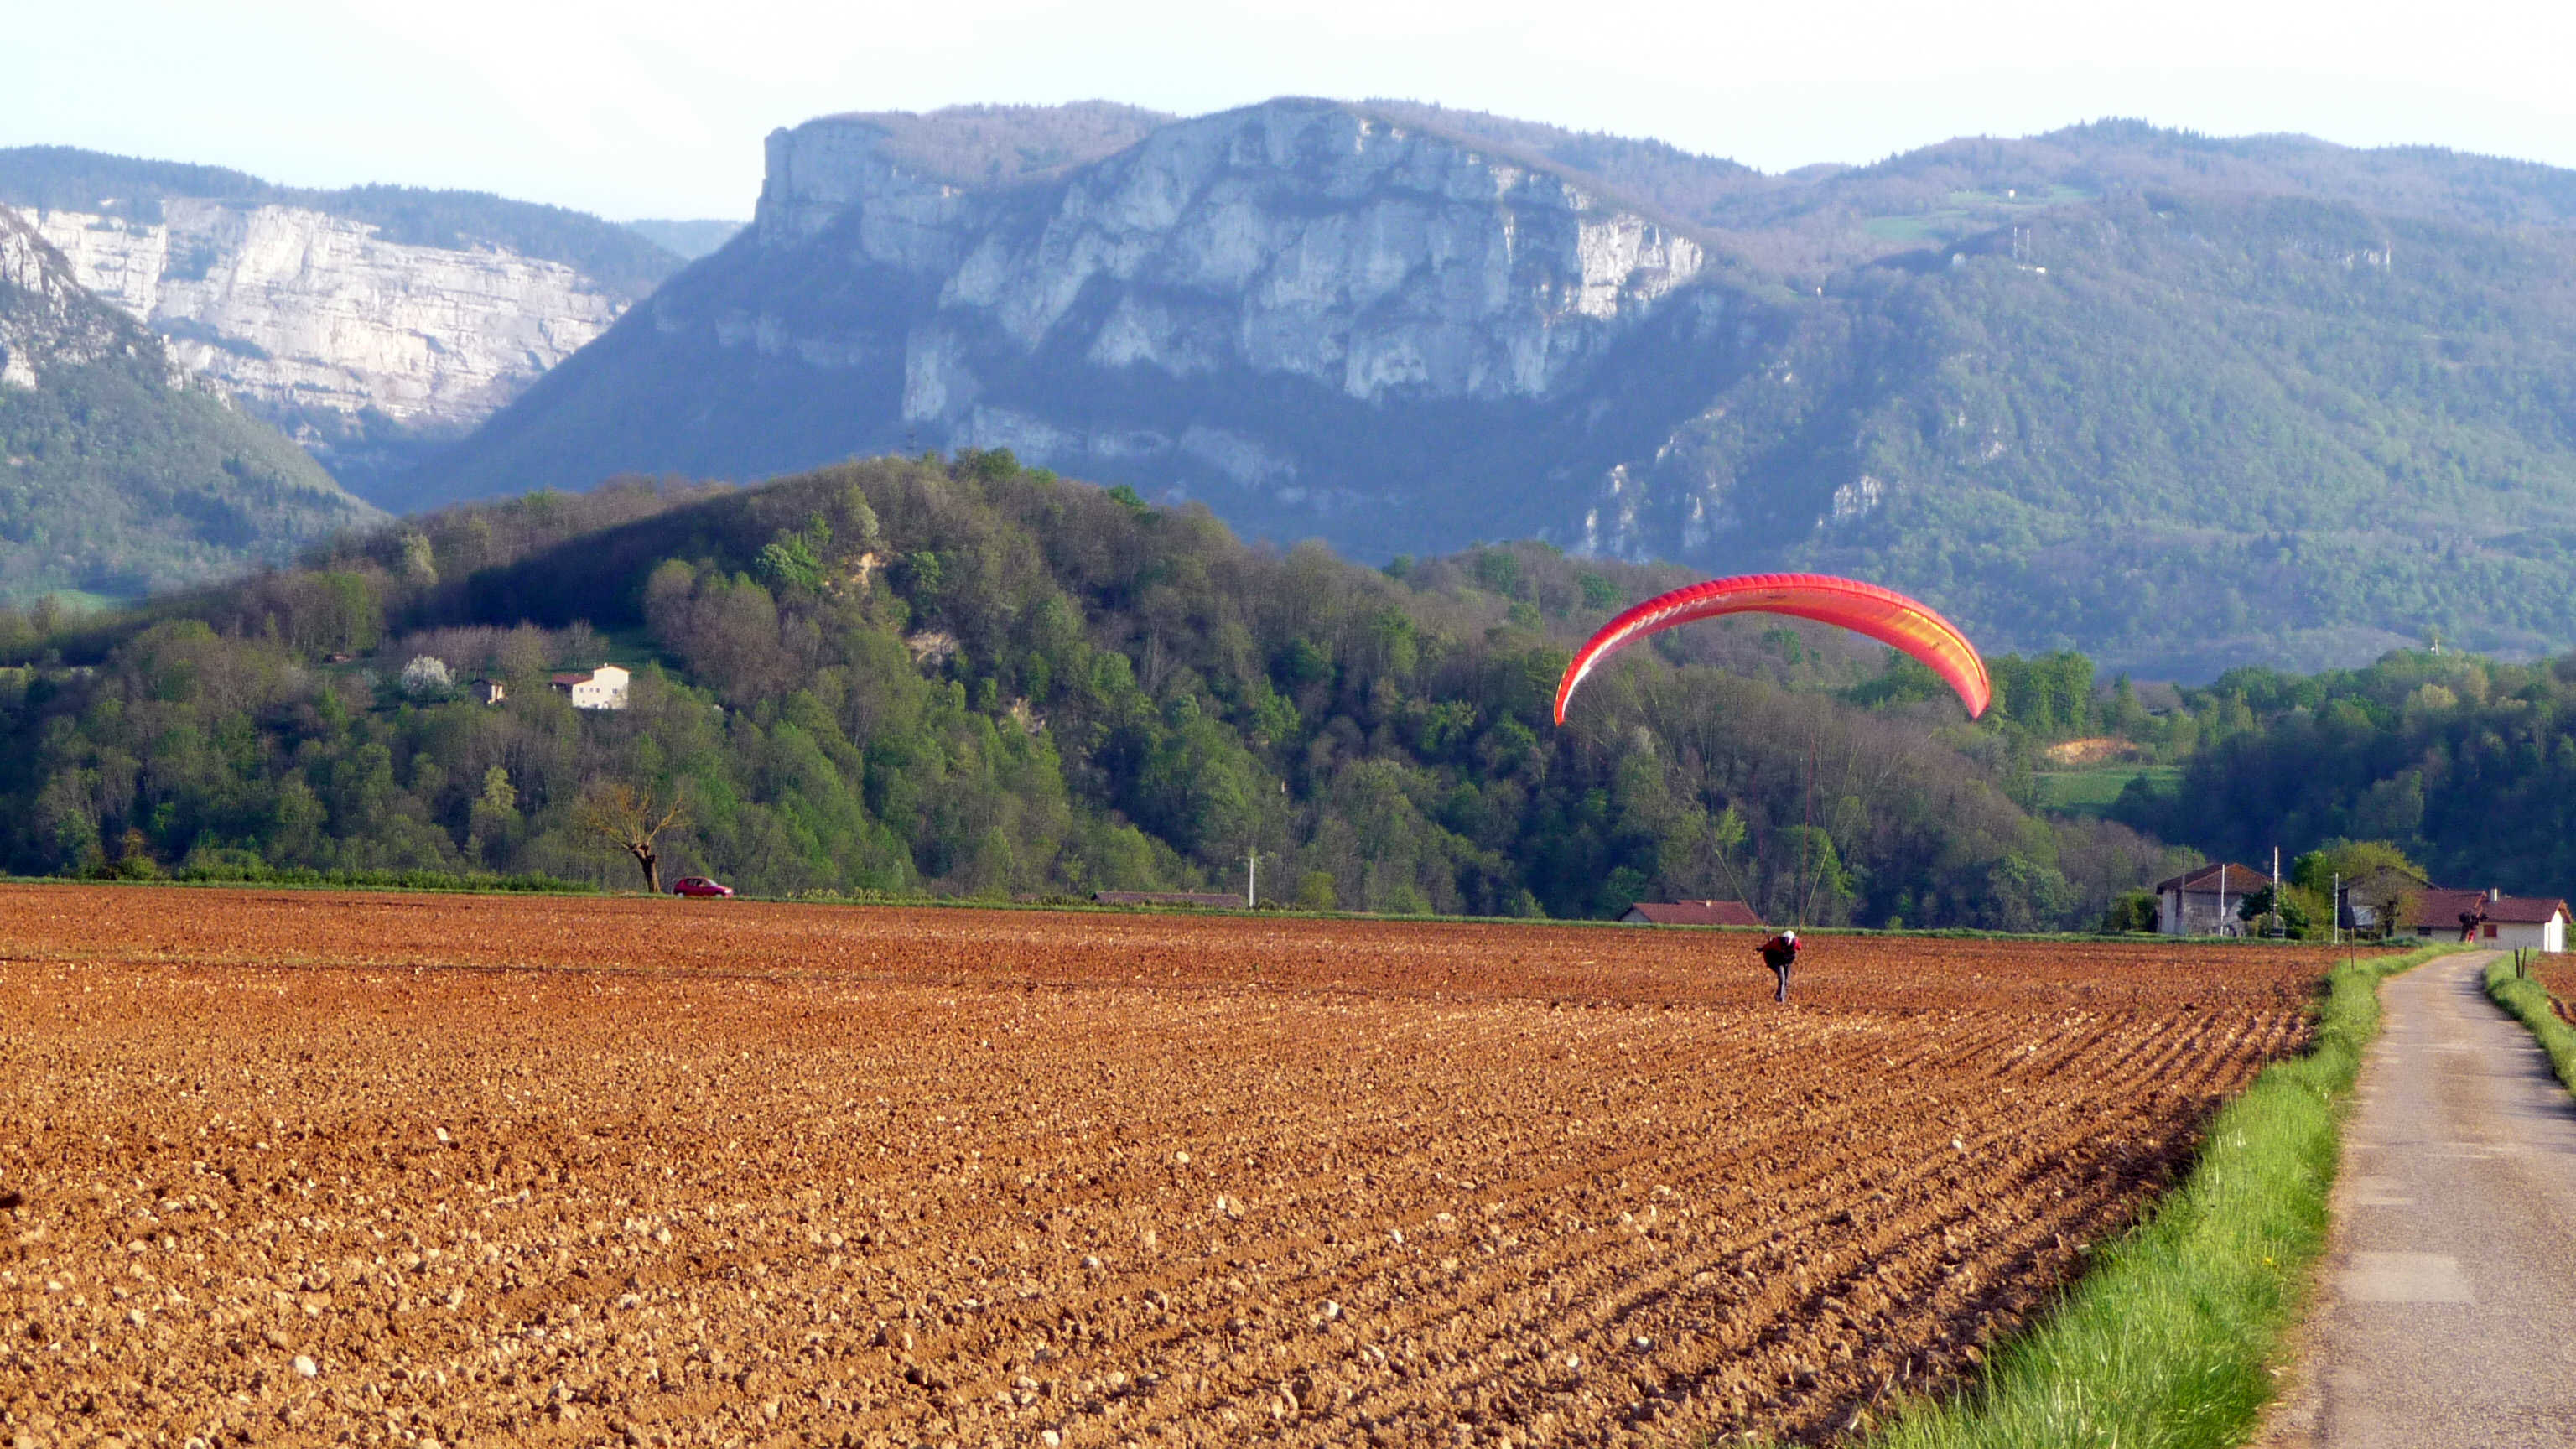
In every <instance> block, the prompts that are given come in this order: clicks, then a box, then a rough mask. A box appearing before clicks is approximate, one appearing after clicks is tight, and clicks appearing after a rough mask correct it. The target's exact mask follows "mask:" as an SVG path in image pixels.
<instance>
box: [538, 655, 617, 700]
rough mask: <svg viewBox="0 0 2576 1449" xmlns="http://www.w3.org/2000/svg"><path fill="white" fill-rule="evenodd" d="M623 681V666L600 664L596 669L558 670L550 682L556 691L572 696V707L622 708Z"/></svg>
mask: <svg viewBox="0 0 2576 1449" xmlns="http://www.w3.org/2000/svg"><path fill="white" fill-rule="evenodd" d="M626 681H627V674H626V671H625V670H623V669H620V668H618V667H617V666H616V665H614V664H603V665H601V666H599V667H598V668H597V669H588V670H580V671H576V672H574V673H571V674H558V675H556V676H555V677H554V679H553V681H552V683H553V684H554V687H555V688H556V689H557V690H558V691H560V692H562V693H564V694H569V695H571V696H572V707H573V708H575V709H624V708H625V707H626Z"/></svg>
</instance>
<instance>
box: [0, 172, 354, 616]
mask: <svg viewBox="0 0 2576 1449" xmlns="http://www.w3.org/2000/svg"><path fill="white" fill-rule="evenodd" d="M381 516H382V515H380V514H378V513H377V512H376V511H375V510H374V509H372V508H369V507H368V506H367V505H365V504H363V503H361V502H359V501H358V500H357V499H355V498H352V497H350V496H349V495H348V494H346V493H344V492H342V491H341V490H340V489H339V488H338V487H337V486H335V485H334V484H333V483H332V481H331V479H330V478H329V477H328V476H326V475H325V474H324V473H323V471H322V470H321V468H320V467H318V466H316V465H315V464H314V462H313V460H312V459H311V458H308V457H306V456H305V455H304V453H303V452H301V451H300V450H298V449H297V448H296V447H295V445H294V444H293V443H291V442H289V441H288V440H287V439H286V438H285V437H283V436H282V435H280V434H279V433H278V432H277V431H276V430H275V429H273V428H271V427H269V426H267V425H266V424H264V423H260V422H257V421H255V420H253V419H251V418H248V417H245V416H243V415H242V414H241V413H240V412H239V411H237V410H236V409H234V408H233V407H231V406H229V405H228V404H227V403H226V402H225V401H224V400H223V399H222V398H221V397H220V396H218V395H215V394H213V393H211V392H209V391H207V390H206V389H204V388H203V387H200V386H197V385H194V384H192V383H191V382H190V381H189V379H188V377H187V375H186V374H185V373H184V372H183V371H181V370H180V369H178V368H176V367H175V366H174V365H173V364H172V363H171V361H170V359H169V357H168V355H167V354H166V353H165V352H164V351H163V349H162V346H161V343H160V341H159V340H158V339H157V338H155V337H154V336H153V335H152V334H151V333H150V332H148V331H146V330H145V329H144V328H142V327H141V326H139V325H137V324H136V323H135V322H133V321H132V320H131V319H130V318H127V317H126V316H124V315H123V314H122V313H119V312H118V311H117V310H116V309H114V308H112V307H109V306H107V305H106V304H104V303H102V302H100V301H99V300H98V299H96V298H94V297H92V296H90V295H89V294H88V293H86V292H84V291H82V290H81V289H80V287H79V286H78V284H77V283H75V282H74V281H73V280H72V277H71V269H70V267H69V265H68V264H67V263H66V262H65V261H64V259H63V257H62V255H61V254H60V253H59V252H57V251H55V250H54V249H53V248H52V247H50V246H48V245H46V244H45V242H44V241H43V240H42V239H41V238H40V237H38V236H37V235H36V234H35V233H34V231H33V230H31V229H30V228H28V227H27V226H25V225H24V224H23V223H21V222H19V221H18V220H17V219H16V218H15V217H14V216H12V215H10V214H9V213H8V212H6V211H5V210H0V600H7V599H23V598H26V597H28V596H31V595H35V594H41V593H45V592H49V591H51V590H55V589H64V588H77V589H86V590H90V591H92V592H97V593H105V594H114V595H135V594H141V593H144V592H146V591H149V590H156V589H165V588H170V587H173V586H176V585H181V584H188V583H197V582H203V581H207V580H212V579H217V578H222V577H225V576H227V575H231V574H236V573H239V572H241V571H242V570H243V568H244V567H245V566H247V565H249V564H251V563H258V562H268V563H282V562H285V561H286V560H287V559H289V558H290V557H292V556H293V554H294V553H295V552H296V551H297V550H298V549H299V548H301V547H302V546H304V545H306V544H308V543H311V542H313V541H314V540H316V539H317V538H321V537H324V536H327V535H328V534H330V533H332V532H334V531H335V530H338V529H342V528H348V527H353V526H356V525H360V524H365V523H371V522H374V521H376V520H378V519H380V518H381Z"/></svg>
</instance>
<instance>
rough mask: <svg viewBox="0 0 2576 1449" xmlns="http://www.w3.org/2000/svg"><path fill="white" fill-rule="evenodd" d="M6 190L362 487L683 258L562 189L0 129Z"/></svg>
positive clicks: (498, 395) (234, 388)
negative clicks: (372, 175)
mask: <svg viewBox="0 0 2576 1449" xmlns="http://www.w3.org/2000/svg"><path fill="white" fill-rule="evenodd" d="M0 207H10V208H15V209H16V210H17V211H19V212H20V213H21V214H22V215H23V216H24V217H25V218H26V219H27V220H28V221H29V222H30V223H31V224H32V225H34V226H35V227H36V229H37V230H38V231H40V232H41V233H42V234H43V235H44V236H45V237H46V239H47V240H48V241H50V242H52V243H53V244H54V245H55V246H56V247H58V248H60V249H61V250H62V251H63V252H64V254H65V255H66V256H67V257H68V258H69V259H70V261H71V264H72V266H73V269H74V272H75V275H76V276H77V277H78V278H79V279H80V281H81V283H82V285H84V286H86V287H88V288H89V289H90V290H92V291H94V292H96V293H98V294H99V295H101V296H102V297H105V298H106V299H108V300H109V301H111V302H113V303H115V304H116V305H118V306H120V307H122V308H124V309H125V310H126V311H127V312H128V313H130V314H131V315H133V316H134V317H136V318H138V319H141V320H143V321H145V322H147V323H149V324H150V325H151V326H152V327H153V328H154V329H155V330H157V331H158V332H160V334H161V335H162V337H163V338H164V339H165V341H167V343H168V344H169V346H170V348H171V351H172V353H173V355H174V356H176V357H177V358H178V360H179V361H180V362H181V364H182V365H184V366H186V367H187V368H189V369H190V370H191V371H193V372H196V373H199V374H202V375H204V376H206V377H208V378H210V379H212V380H214V381H215V382H217V383H218V384H220V385H221V386H222V387H223V388H224V389H225V390H226V391H228V392H230V393H232V394H233V395H235V396H236V397H238V398H240V399H242V400H243V401H244V402H245V403H246V404H248V405H249V406H250V407H252V408H253V409H254V410H256V411H257V412H259V413H260V414H261V415H262V416H264V417H266V418H268V419H270V420H271V421H274V422H276V423H278V424H280V425H281V426H283V427H285V428H287V429H288V430H289V431H291V432H293V433H294V434H296V436H297V437H298V438H299V439H300V440H302V441H303V442H304V443H305V445H306V446H307V447H308V448H310V449H311V450H312V451H313V452H314V453H315V454H316V456H318V457H320V458H321V459H322V460H323V461H324V462H325V463H327V464H328V465H329V466H330V467H331V468H332V469H333V470H334V471H335V472H337V473H339V474H340V475H341V476H342V479H343V481H345V482H348V483H350V484H351V485H352V486H355V487H358V488H360V489H366V488H370V487H372V486H373V485H374V484H375V482H376V481H377V480H378V479H380V478H381V477H383V476H384V475H386V474H387V473H389V472H392V471H397V470H399V469H402V468H406V467H409V466H411V465H413V464H415V463H416V462H417V461H418V460H419V459H420V458H421V457H422V456H423V455H424V454H425V453H426V452H428V451H431V450H434V449H435V448H436V447H437V446H439V445H441V444H443V443H445V442H447V441H450V440H452V439H453V438H454V437H456V436H458V435H460V434H462V433H463V432H464V431H465V430H467V429H469V428H471V427H472V426H473V425H474V424H476V423H478V422H480V421H481V420H482V419H483V418H484V416H485V415H487V414H488V413H490V412H491V411H492V409H494V408H496V407H498V406H500V405H501V404H502V403H504V402H506V401H508V400H509V399H510V398H511V397H513V396H515V395H516V394H517V393H518V392H519V391H520V390H521V389H522V388H524V387H525V386H526V385H527V384H528V382H529V381H530V380H532V379H533V378H535V377H536V376H537V375H539V374H540V373H542V372H543V371H545V369H547V368H548V367H551V366H553V365H554V364H555V363H556V362H558V361H560V360H561V359H562V358H564V357H566V356H568V355H570V354H571V353H572V352H573V351H574V350H575V349H576V348H578V347H580V346H581V345H582V344H583V343H585V342H588V341H589V340H590V339H591V338H593V337H595V336H597V335H598V334H599V333H600V332H601V331H602V330H603V329H605V328H606V327H607V326H608V324H609V323H610V322H612V321H614V320H616V318H617V316H618V314H619V313H621V312H622V311H624V310H625V308H626V307H627V306H629V305H630V304H632V303H633V302H634V300H635V299H636V298H638V297H641V296H643V295H645V294H646V293H648V292H650V291H651V290H652V289H653V288H654V287H655V286H656V285H658V284H659V283H660V282H661V280H662V279H663V278H665V277H667V276H669V275H670V274H671V273H673V272H674V271H677V270H678V269H679V267H680V266H681V265H682V263H681V259H680V258H679V257H678V256H677V255H675V254H673V253H671V252H669V251H666V250H664V249H663V248H661V247H659V246H656V245H655V244H654V243H653V242H652V241H650V240H649V239H647V238H646V237H644V236H643V235H641V234H639V233H637V232H635V231H633V230H630V229H629V228H626V227H623V226H618V225H616V224H614V223H611V222H606V221H602V220H600V219H599V218H597V217H593V216H587V215H584V214H582V213H580V212H575V211H568V210H566V209H564V208H562V207H556V206H540V205H534V204H531V203H527V202H518V201H507V200H504V199H502V198H500V197H496V196H488V195H484V194H481V193H478V192H462V191H427V190H420V189H417V188H411V187H399V186H359V187H351V188H348V189H345V190H339V191H318V190H309V189H303V188H297V187H286V186H277V185H273V184H271V183H269V182H266V181H262V180H260V179H259V178H257V177H254V176H248V175H245V174H243V173H241V172H238V171H229V170H225V169H222V168H220V167H211V166H191V165H184V164H179V163H174V162H161V161H140V160H134V159H131V158H127V157H121V156H105V155H100V154H98V153H96V152H90V151H80V150H75V149H72V148H69V147H60V146H33V147H21V148H18V149H14V150H0Z"/></svg>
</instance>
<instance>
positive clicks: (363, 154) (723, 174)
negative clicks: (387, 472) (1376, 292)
mask: <svg viewBox="0 0 2576 1449" xmlns="http://www.w3.org/2000/svg"><path fill="white" fill-rule="evenodd" d="M11 8H12V9H14V10H18V11H19V12H20V13H17V14H14V15H12V16H11V18H10V19H9V20H8V22H7V24H6V26H5V27H0V34H5V36H6V45H7V50H8V55H7V65H6V71H5V81H6V83H5V84H0V146H6V145H23V144H34V143H47V142H50V143H60V144H68V145H78V146H88V147H94V148H97V149H100V150H107V151H116V152H123V153H128V154H137V155H145V156H157V157H165V158H169V159H174V160H186V161H202V162H210V163H215V164H220V165H227V166H233V167H238V168H240V169H242V170H245V171H251V172H255V173H257V174H259V175H262V176H265V177H268V178H270V179H272V180H277V181H286V182H293V183H299V184H305V185H317V186H337V185H346V184H350V183H354V182H362V181H386V182H403V183H409V184H413V185H424V186H460V187H471V188H475V189H478V190H487V191H497V192H501V193H503V194H504V195H509V196H516V197H522V198H526V199H528V200H534V201H551V202H557V203H560V204H562V205H566V206H575V207H580V208H583V209H585V210H589V211H596V212H600V213H602V214H604V215H608V216H612V217H619V218H625V217H634V216H681V217H687V216H725V217H744V216H748V215H749V214H750V211H751V205H752V202H753V200H754V198H755V197H756V196H757V195H758V193H759V190H760V155H761V137H762V136H763V135H764V134H765V133H767V132H768V131H769V130H770V129H771V128H772V127H775V126H781V125H792V124H794V123H796V122H797V121H800V120H804V119H806V118H808V117H811V116H816V115H822V114H826V113H829V112H832V111H846V110H885V109H901V110H918V109H926V108H930V107H935V106H942V105H953V104H958V103H963V102H972V101H1007V102H1051V101H1064V100H1077V99H1084V98H1089V97H1101V98H1106V99H1110V100H1118V101H1126V102H1130V103H1133V104H1137V105H1143V106H1150V107H1153V108H1156V109H1159V110H1166V111H1173V112H1179V113H1197V112H1204V111H1211V110H1219V109H1223V108H1225V107H1228V106H1234V105H1241V104H1245V103H1248V102H1251V101H1257V100H1261V99H1265V98H1267V97H1270V96H1273V95H1282V94H1300V95H1329V96H1344V97H1359V96H1395V97H1404V98H1410V99H1417V100H1425V101H1438V102H1440V103H1442V104H1446V105H1452V106H1462V107H1472V108H1476V109H1480V110H1491V111H1499V112H1503V113H1505V114H1507V115H1514V116H1521V117H1525V118H1528V119H1531V120H1540V121H1550V122H1554V123H1556V124H1559V125H1565V126H1572V127H1577V128H1581V129H1587V130H1606V131H1615V132H1620V133H1623V134H1629V135H1643V136H1655V137H1659V138H1661V139H1664V140H1667V141H1671V142H1673V143H1674V144H1676V145H1680V146H1684V147H1688V148H1690V149H1692V150H1696V151H1705V152H1709V153H1713V154H1716V155H1720V156H1728V157H1732V158H1734V159H1736V160H1738V161H1742V162H1745V163H1747V164H1749V165H1753V166H1758V167H1761V168H1762V169H1764V170H1769V171H1778V170H1785V169H1787V168H1789V167H1793V166H1800V165H1804V164H1806V163H1808V162H1812V161H1869V160H1874V159H1877V158H1879V157H1882V156H1885V155H1888V154H1890V153H1893V152H1896V151H1902V150H1906V149H1909V148H1911V147H1914V146H1919V145H1923V144H1925V143H1927V142H1931V141H1937V140H1941V139H1943V138H1946V137H1950V136H1956V135H1965V134H1992V135H2024V134H2028V133H2030V132H2034V131H2044V130H2049V129H2052V128H2054V127H2057V126H2061V125H2065V124H2068V123H2070V122H2075V121H2083V120H2091V119H2096V118H2099V117H2103V116H2138V117H2143V118H2145V119H2147V120H2151V121H2154V122H2157V123H2159V124H2163V125H2170V126H2182V127H2189V128H2191V129H2194V130H2200V131H2206V132H2213V133H2218V134H2240V133H2245V132H2254V131H2304V132H2307V133H2309V134H2312V135H2318V136H2323V137H2325V138H2327V139H2329V140H2334V141H2341V142H2345V143H2348V144H2353V145H2385V144H2392V143H2430V144H2437V145H2444V146H2451V147H2455V148H2458V149H2462V150H2469V151H2482V152H2489V153H2494V154H2499V155H2508V156H2518V157H2524V158H2527V159H2531V160H2539V161H2547V162H2550V163H2553V164H2555V165H2559V166H2570V167H2576V86H2571V85H2570V84H2569V83H2568V81H2567V75H2566V71H2567V66H2568V64H2569V62H2570V60H2571V58H2576V4H2570V3H2568V0H2554V3H2545V4H2543V3H2529V4H2526V3H2478V0H2466V3H2454V4H2450V5H2434V4H2428V3H2425V0H2409V3H2405V4H2396V3H2383V0H2337V3H2332V4H2326V3H2274V0H2162V3H2156V4H2144V3H2127V4H2121V5H2117V6H2109V5H2099V4H2085V3H2082V0H2048V3H2035V0H2029V3H2026V0H1953V3H1940V0H1802V3H1794V4H1792V3H1780V0H1770V3H1764V4H1759V5H1749V4H1729V3H1718V4H1694V5H1604V4H1597V3H1581V0H1553V3H1547V4H1539V3H1527V0H1352V3H1346V4H1340V5H1333V6H1311V5H1299V4H1290V3H1282V0H1256V3H1245V4H1223V3H1214V0H1083V3H1064V0H904V3H899V4H891V5H885V4H873V3H858V4H839V5H832V4H798V3H789V0H733V3H724V4H719V3H707V0H701V3H692V4H673V3H665V0H615V3H592V0H573V3H549V0H429V3H423V0H406V3H402V4H377V3H359V0H233V3H209V0H179V3H170V0H125V3H120V4H118V5H114V6H110V7H100V6H75V5H63V4H52V5H43V6H32V5H30V6H23V7H19V6H13V7H11Z"/></svg>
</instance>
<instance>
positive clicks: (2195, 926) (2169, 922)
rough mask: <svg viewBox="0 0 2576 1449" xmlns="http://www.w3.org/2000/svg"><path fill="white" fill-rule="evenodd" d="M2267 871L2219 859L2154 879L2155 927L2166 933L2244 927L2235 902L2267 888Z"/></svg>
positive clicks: (2229, 931) (2229, 932)
mask: <svg viewBox="0 0 2576 1449" xmlns="http://www.w3.org/2000/svg"><path fill="white" fill-rule="evenodd" d="M2271 888H2272V876H2271V873H2270V872H2269V871H2260V870H2256V869H2255V868H2254V867H2252V866H2250V865H2236V864H2233V863H2230V862H2221V863H2219V864H2217V865H2204V866H2200V867H2197V868H2195V869H2192V870H2187V871H2184V872H2183V873H2182V874H2180V875H2178V876H2175V877H2173V878H2172V879H2170V880H2160V881H2158V882H2156V929H2157V930H2158V931H2159V932H2161V933H2163V934H2165V935H2168V936H2233V935H2236V934H2238V933H2239V932H2241V931H2242V930H2244V928H2245V923H2244V922H2242V921H2240V920H2238V919H2237V918H2236V908H2237V905H2238V904H2239V903H2240V902H2242V901H2243V900H2244V899H2245V898H2246V897H2247V896H2250V895H2252V894H2254V893H2255V892H2256V891H2263V890H2270V889H2271Z"/></svg>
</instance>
